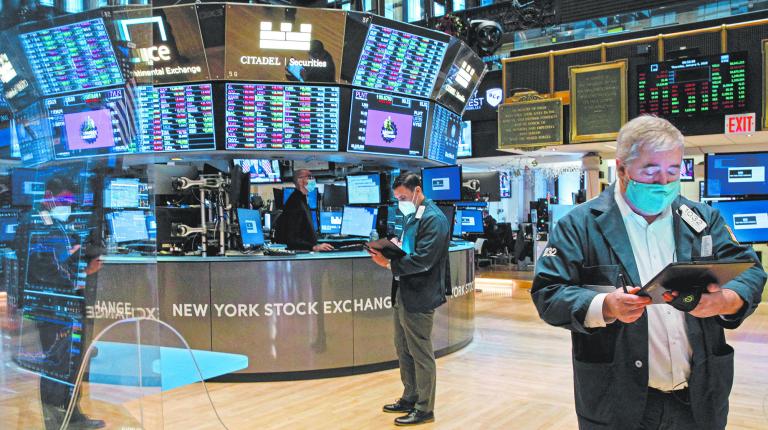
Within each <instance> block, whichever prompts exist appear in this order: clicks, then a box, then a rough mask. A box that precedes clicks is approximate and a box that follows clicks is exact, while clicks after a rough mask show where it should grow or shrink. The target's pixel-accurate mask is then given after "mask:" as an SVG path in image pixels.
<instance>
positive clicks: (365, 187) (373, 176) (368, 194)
mask: <svg viewBox="0 0 768 430" xmlns="http://www.w3.org/2000/svg"><path fill="white" fill-rule="evenodd" d="M347 203H349V204H350V205H357V204H363V205H366V204H368V205H377V204H379V203H381V175H380V174H378V173H370V174H365V175H350V176H347Z"/></svg>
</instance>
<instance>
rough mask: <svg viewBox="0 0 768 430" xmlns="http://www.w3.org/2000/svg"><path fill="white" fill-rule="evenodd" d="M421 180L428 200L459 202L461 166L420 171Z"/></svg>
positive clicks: (430, 168)
mask: <svg viewBox="0 0 768 430" xmlns="http://www.w3.org/2000/svg"><path fill="white" fill-rule="evenodd" d="M421 178H422V181H421V182H422V184H424V187H423V189H424V195H425V196H427V198H428V199H432V200H442V201H457V200H461V166H447V167H428V168H425V169H422V171H421Z"/></svg>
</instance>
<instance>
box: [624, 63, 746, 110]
mask: <svg viewBox="0 0 768 430" xmlns="http://www.w3.org/2000/svg"><path fill="white" fill-rule="evenodd" d="M637 85H638V91H637V97H638V112H639V113H641V114H653V115H657V116H667V117H669V116H677V115H696V114H699V115H701V114H725V113H734V112H739V111H743V110H744V109H746V107H747V54H746V52H737V53H732V54H722V55H710V56H706V57H695V58H685V59H680V60H673V61H665V62H663V63H652V64H647V65H642V66H639V67H638V69H637Z"/></svg>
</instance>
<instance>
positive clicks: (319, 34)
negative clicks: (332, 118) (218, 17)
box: [225, 4, 346, 82]
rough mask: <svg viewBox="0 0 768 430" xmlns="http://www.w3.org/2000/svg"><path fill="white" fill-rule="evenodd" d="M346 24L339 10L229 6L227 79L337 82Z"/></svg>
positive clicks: (343, 15)
mask: <svg viewBox="0 0 768 430" xmlns="http://www.w3.org/2000/svg"><path fill="white" fill-rule="evenodd" d="M345 21H346V16H345V13H344V12H343V11H341V10H328V9H317V8H313V9H309V8H293V7H284V6H262V5H244V4H228V5H227V9H226V36H225V37H226V46H227V49H226V54H225V55H226V61H225V64H226V77H227V78H228V79H241V80H248V81H273V82H274V81H277V82H285V81H293V82H338V81H339V74H340V73H341V56H342V48H343V46H344V25H345Z"/></svg>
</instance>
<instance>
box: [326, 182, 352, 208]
mask: <svg viewBox="0 0 768 430" xmlns="http://www.w3.org/2000/svg"><path fill="white" fill-rule="evenodd" d="M346 204H347V188H346V187H345V186H343V185H336V184H325V186H324V187H323V206H324V207H326V208H328V207H337V208H340V207H343V206H345V205H346Z"/></svg>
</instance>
